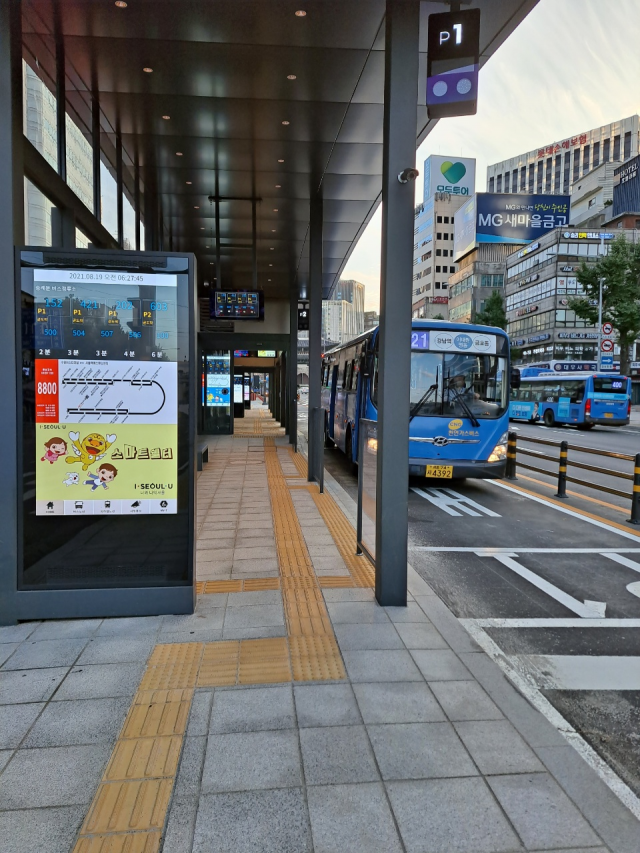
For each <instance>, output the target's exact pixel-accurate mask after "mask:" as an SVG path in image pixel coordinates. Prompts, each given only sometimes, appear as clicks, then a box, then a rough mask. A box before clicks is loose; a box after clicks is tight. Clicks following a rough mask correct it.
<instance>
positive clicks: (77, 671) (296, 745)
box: [0, 415, 640, 853]
mask: <svg viewBox="0 0 640 853" xmlns="http://www.w3.org/2000/svg"><path fill="white" fill-rule="evenodd" d="M261 420H262V421H264V424H263V425H262V426H259V427H255V430H256V432H255V433H254V432H253V429H254V427H253V425H252V423H251V421H252V419H247V423H246V425H245V426H246V430H245V432H246V433H248V436H249V435H250V436H251V437H248V436H247V437H220V438H212V439H211V442H210V454H209V458H210V460H211V461H210V463H209V465H208V466H205V470H204V471H203V472H202V475H201V477H200V479H199V484H198V491H199V495H198V565H197V575H198V583H199V591H200V595H199V597H198V607H197V610H196V613H195V614H194V615H193V616H165V617H154V618H139V619H105V620H78V621H68V622H48V623H28V624H22V625H18V626H16V627H8V628H0V663H1V664H2V666H1V671H0V703H1V707H0V750H2V751H0V768H2V775H1V776H0V839H1V841H0V850H1V851H2V853H27V851H28V853H44V851H46V853H67V851H71V850H74V851H77V853H156V851H159V850H162V851H165V853H187V851H188V853H192V851H193V853H213V851H216V853H223V851H224V852H225V853H226V851H228V853H231V851H233V853H249V851H256V852H257V851H259V853H270V852H271V851H273V853H303V851H304V852H305V853H306V851H309V853H310V851H315V853H333V851H336V853H337V851H340V853H345V851H347V853H351V851H354V853H360V851H366V853H377V851H380V853H393V851H409V853H418V851H424V853H455V851H460V853H463V851H464V853H494V851H495V853H497V851H501V852H502V851H504V853H508V851H520V852H521V853H524V851H528V853H533V851H542V850H544V851H547V853H548V852H549V851H564V853H584V851H590V853H604V851H610V853H638V851H639V850H640V822H638V820H637V819H636V818H635V817H634V816H633V815H632V814H631V812H630V811H628V809H627V808H626V807H625V806H624V805H622V803H621V802H620V801H619V800H618V799H617V798H616V796H615V795H614V794H613V793H612V792H611V791H610V789H609V788H608V787H607V786H606V785H605V784H604V783H603V782H602V781H601V780H600V778H599V777H598V776H597V775H596V773H595V772H594V771H593V770H592V769H591V768H590V767H589V766H588V765H587V764H586V763H585V762H584V761H583V759H582V758H581V757H580V756H579V755H578V753H577V752H576V751H575V750H574V749H573V747H572V746H570V745H569V744H568V742H567V741H566V740H565V738H564V737H563V736H562V734H561V733H559V732H558V731H557V730H556V729H555V728H554V727H553V726H552V725H551V724H550V723H549V722H548V721H547V720H546V719H545V718H544V717H543V716H542V715H541V714H540V713H539V712H538V711H537V710H535V709H534V708H533V707H532V706H531V705H530V704H529V703H528V702H527V700H526V699H524V698H523V697H522V696H521V694H520V693H518V691H517V690H516V689H515V688H514V687H513V686H512V685H511V684H510V683H509V682H508V681H507V680H506V679H505V677H504V676H503V675H502V672H501V671H500V669H499V668H498V667H497V666H496V665H495V664H494V663H493V662H492V661H491V660H490V659H489V658H488V657H487V656H486V655H485V654H484V652H483V651H481V650H480V648H479V647H478V646H477V645H476V644H475V643H474V642H473V641H472V640H471V639H470V637H469V636H468V634H467V633H466V631H465V630H464V629H463V628H462V627H461V626H460V624H459V622H458V620H457V619H455V618H454V617H453V615H452V614H451V613H450V612H449V610H448V609H447V608H446V607H445V605H444V604H443V603H442V602H441V601H440V599H439V598H437V596H435V595H434V593H433V592H432V590H431V589H430V588H429V587H428V586H427V584H426V583H425V582H424V581H422V580H421V579H420V578H419V577H418V575H417V574H416V573H415V572H413V571H412V570H411V571H410V601H409V605H408V607H407V608H381V607H379V606H378V604H377V603H376V602H375V600H374V596H373V592H372V589H371V583H372V579H373V575H372V572H371V570H370V568H369V567H368V564H366V563H364V562H363V561H364V559H365V558H357V557H355V556H354V554H353V551H354V550H355V547H354V546H355V535H354V533H353V529H352V528H351V527H350V525H349V522H348V518H349V517H351V516H352V512H353V504H352V502H351V500H350V499H349V497H348V496H347V495H346V494H345V493H344V492H342V491H341V490H340V489H339V487H337V485H336V484H330V492H329V493H328V494H326V495H323V496H321V495H319V494H318V493H317V489H316V488H315V487H313V486H311V487H310V486H308V484H307V483H306V479H305V477H304V476H302V475H303V474H304V469H305V466H304V461H303V460H302V457H300V456H296V457H294V455H293V454H292V453H291V452H290V450H289V448H288V445H287V444H286V439H285V438H284V437H281V436H279V435H278V433H279V432H280V431H279V430H278V429H277V426H276V425H275V424H273V423H272V422H270V421H269V419H268V418H266V417H264V415H260V420H256V421H255V422H257V423H260V421H261ZM265 434H266V435H267V437H266V438H265V437H263V436H264V435H265Z"/></svg>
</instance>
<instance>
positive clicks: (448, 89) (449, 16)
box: [427, 9, 480, 118]
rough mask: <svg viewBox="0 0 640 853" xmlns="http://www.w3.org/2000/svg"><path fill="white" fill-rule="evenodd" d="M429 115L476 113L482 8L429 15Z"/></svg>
mask: <svg viewBox="0 0 640 853" xmlns="http://www.w3.org/2000/svg"><path fill="white" fill-rule="evenodd" d="M427 51H428V52H427V114H428V116H429V118H445V117H447V116H467V115H475V113H476V110H477V99H478V70H479V64H478V63H479V58H480V9H468V10H466V11H464V12H442V13H440V14H437V15H429V35H428V47H427Z"/></svg>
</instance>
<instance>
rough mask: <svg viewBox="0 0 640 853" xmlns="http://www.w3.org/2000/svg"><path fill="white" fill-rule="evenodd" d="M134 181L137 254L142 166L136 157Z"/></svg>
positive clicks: (137, 247)
mask: <svg viewBox="0 0 640 853" xmlns="http://www.w3.org/2000/svg"><path fill="white" fill-rule="evenodd" d="M134 173H135V176H134V180H135V182H136V186H135V213H136V252H139V251H140V248H141V246H140V165H139V164H138V159H137V157H136V163H135V169H134Z"/></svg>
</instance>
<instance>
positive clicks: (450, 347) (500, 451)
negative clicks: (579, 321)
mask: <svg viewBox="0 0 640 853" xmlns="http://www.w3.org/2000/svg"><path fill="white" fill-rule="evenodd" d="M378 343H379V335H378V328H377V327H376V328H375V329H372V330H371V331H368V332H365V334H363V335H360V336H359V337H357V338H355V339H354V340H352V341H349V342H348V343H346V344H344V345H343V346H340V347H336V348H335V349H332V350H330V351H328V352H327V353H325V355H324V357H323V362H322V406H323V408H324V410H325V440H326V442H327V443H328V444H332V443H333V444H335V445H336V446H337V447H338V448H340V450H342V451H343V452H344V453H345V454H346V456H347V458H348V459H349V460H350V461H351V463H352V464H355V463H357V461H358V423H359V419H360V418H368V419H370V420H374V421H375V420H377V417H378V410H377V394H378ZM405 345H406V346H410V347H411V393H410V425H409V460H408V464H409V473H410V474H412V475H416V476H421V477H436V478H438V479H453V478H462V477H483V478H498V477H502V476H503V475H504V470H505V465H506V452H507V431H508V426H509V422H508V419H509V384H510V377H511V371H510V366H509V339H508V338H507V335H506V333H505V332H503V331H502V329H497V328H494V327H493V326H473V325H469V324H460V323H448V322H445V321H437V320H413V322H412V329H411V340H410V341H407V342H406V344H405ZM398 346H400V343H398ZM517 377H519V374H517ZM517 377H514V379H513V381H514V382H515V383H517V381H518V378H517Z"/></svg>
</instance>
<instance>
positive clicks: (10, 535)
mask: <svg viewBox="0 0 640 853" xmlns="http://www.w3.org/2000/svg"><path fill="white" fill-rule="evenodd" d="M21 26H22V24H21V3H20V0H5V2H2V3H0V198H1V199H2V204H1V205H0V281H2V287H0V359H1V361H2V367H3V369H2V371H0V394H1V395H2V399H3V400H4V401H6V403H7V404H6V405H4V406H2V408H1V409H0V430H1V431H2V435H3V437H4V439H5V440H6V441H7V446H8V447H12V448H18V447H21V446H22V443H21V441H19V440H18V428H17V417H16V408H15V405H14V404H12V403H11V401H15V400H16V399H17V388H16V376H17V373H18V371H17V365H16V319H15V318H16V305H15V288H14V286H13V282H14V281H15V267H14V264H15V252H14V246H16V245H17V246H21V245H22V244H23V243H24V189H23V188H24V169H23V161H22V156H23V155H22V146H23V134H22V32H21ZM0 482H1V483H2V489H1V490H0V512H1V513H2V531H1V532H0V625H4V624H7V623H9V622H10V621H12V620H13V621H15V615H14V595H15V588H16V573H17V565H18V500H22V494H21V493H20V494H19V492H18V467H17V465H16V456H15V454H14V453H4V454H2V455H1V456H0Z"/></svg>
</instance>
